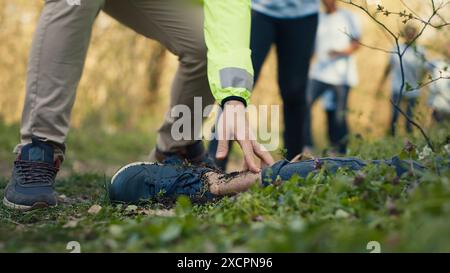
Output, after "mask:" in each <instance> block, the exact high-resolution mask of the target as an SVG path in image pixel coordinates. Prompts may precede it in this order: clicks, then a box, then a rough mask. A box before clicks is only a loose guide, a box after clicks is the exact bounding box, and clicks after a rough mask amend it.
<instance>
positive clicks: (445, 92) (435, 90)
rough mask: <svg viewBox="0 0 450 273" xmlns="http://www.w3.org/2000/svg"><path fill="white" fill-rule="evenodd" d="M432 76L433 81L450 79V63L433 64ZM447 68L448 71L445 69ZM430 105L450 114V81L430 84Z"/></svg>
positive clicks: (438, 62) (439, 62)
mask: <svg viewBox="0 0 450 273" xmlns="http://www.w3.org/2000/svg"><path fill="white" fill-rule="evenodd" d="M432 65H433V67H432V69H431V75H432V77H433V79H438V78H441V77H442V78H446V77H450V71H449V70H448V67H449V65H450V64H449V63H448V62H445V61H435V62H433V64H432ZM446 67H447V71H445V69H444V68H446ZM428 104H429V105H430V106H431V107H432V108H433V109H436V110H438V111H441V112H445V113H450V80H449V79H439V80H437V81H435V82H433V83H431V84H430V95H429V97H428Z"/></svg>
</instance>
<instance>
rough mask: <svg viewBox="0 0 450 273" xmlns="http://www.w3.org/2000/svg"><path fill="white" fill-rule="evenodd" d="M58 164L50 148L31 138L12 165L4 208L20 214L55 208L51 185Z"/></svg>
mask: <svg viewBox="0 0 450 273" xmlns="http://www.w3.org/2000/svg"><path fill="white" fill-rule="evenodd" d="M60 163H61V161H60V159H57V160H54V148H53V146H52V145H51V144H49V143H46V142H42V141H40V140H38V139H37V138H33V139H32V143H30V144H26V145H24V146H23V147H22V149H21V152H20V154H19V156H18V157H17V160H16V161H15V162H14V168H13V171H12V176H11V180H10V181H9V183H8V185H7V186H6V190H5V197H4V198H3V204H4V205H5V206H7V207H9V208H12V209H17V210H22V211H28V210H32V209H36V208H43V207H50V206H56V205H57V201H56V194H55V191H54V188H53V184H54V183H55V177H56V174H57V173H58V170H59V165H60Z"/></svg>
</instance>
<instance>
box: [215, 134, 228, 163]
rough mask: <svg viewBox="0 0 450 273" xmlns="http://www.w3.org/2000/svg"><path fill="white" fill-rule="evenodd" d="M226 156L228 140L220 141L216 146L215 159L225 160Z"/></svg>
mask: <svg viewBox="0 0 450 273" xmlns="http://www.w3.org/2000/svg"><path fill="white" fill-rule="evenodd" d="M227 155H228V140H227V139H220V140H219V143H218V144H217V153H216V158H217V159H225V157H227Z"/></svg>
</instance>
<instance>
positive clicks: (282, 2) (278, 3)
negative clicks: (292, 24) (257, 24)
mask: <svg viewBox="0 0 450 273" xmlns="http://www.w3.org/2000/svg"><path fill="white" fill-rule="evenodd" d="M252 9H253V10H255V11H257V12H260V13H262V14H265V15H267V16H271V17H276V18H283V19H292V18H301V17H305V16H308V15H312V14H316V13H319V0H252Z"/></svg>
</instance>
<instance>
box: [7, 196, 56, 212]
mask: <svg viewBox="0 0 450 273" xmlns="http://www.w3.org/2000/svg"><path fill="white" fill-rule="evenodd" d="M3 205H5V206H6V207H8V208H11V209H15V210H19V211H30V210H34V209H42V208H48V207H56V206H57V205H53V206H50V205H49V204H47V203H45V202H36V203H34V204H33V205H32V206H26V205H19V204H16V203H13V202H10V201H8V199H6V197H3Z"/></svg>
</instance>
